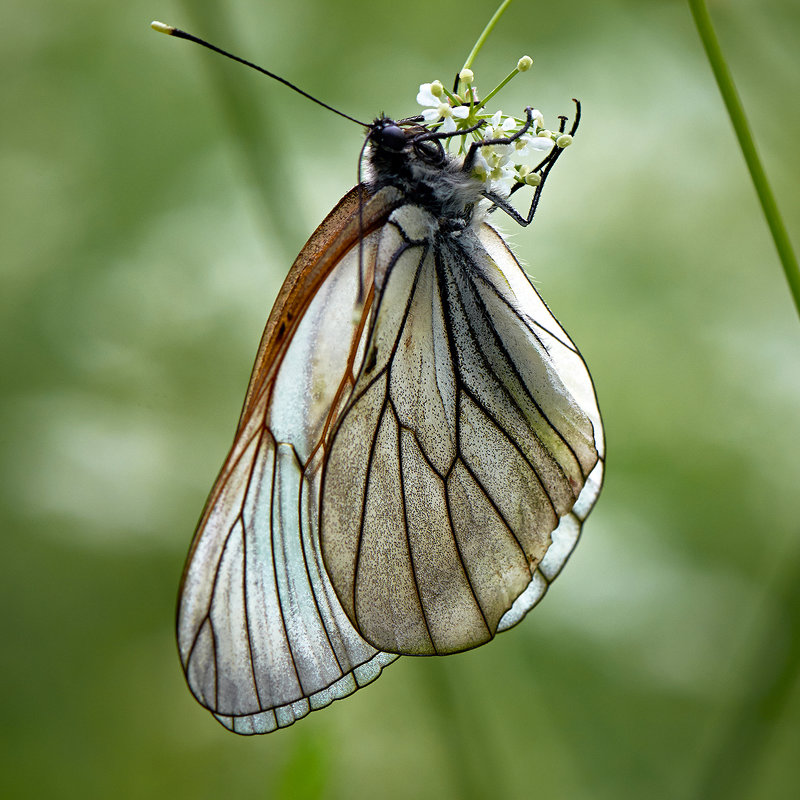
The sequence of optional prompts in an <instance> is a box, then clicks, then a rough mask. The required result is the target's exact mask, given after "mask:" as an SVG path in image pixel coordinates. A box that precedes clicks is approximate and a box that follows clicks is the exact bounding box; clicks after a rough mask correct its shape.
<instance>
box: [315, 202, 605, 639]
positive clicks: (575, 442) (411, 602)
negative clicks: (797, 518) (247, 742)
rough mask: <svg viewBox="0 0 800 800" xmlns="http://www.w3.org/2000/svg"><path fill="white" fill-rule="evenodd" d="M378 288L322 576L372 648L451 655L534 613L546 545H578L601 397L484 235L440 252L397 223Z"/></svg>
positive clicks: (597, 447) (422, 229) (337, 448)
mask: <svg viewBox="0 0 800 800" xmlns="http://www.w3.org/2000/svg"><path fill="white" fill-rule="evenodd" d="M375 288H376V300H375V304H376V307H375V312H374V317H373V321H372V329H371V332H370V338H369V340H368V342H367V351H368V353H369V355H368V357H367V359H366V361H365V364H364V368H363V369H362V371H361V374H360V375H359V377H358V380H357V382H356V384H355V387H354V390H353V392H352V395H351V398H350V401H349V403H348V405H347V407H346V409H345V411H344V413H343V414H342V416H341V417H340V419H339V420H338V422H337V429H336V432H335V435H334V438H333V442H332V446H331V449H330V453H329V455H328V458H327V462H326V465H325V474H324V478H323V489H322V515H321V535H322V551H323V555H324V560H325V565H326V568H327V570H328V573H329V575H330V577H331V580H332V582H333V585H334V587H335V589H336V592H337V594H338V596H339V598H340V600H341V603H342V606H343V607H344V609H345V611H346V612H347V614H348V616H349V618H350V619H351V621H352V622H353V624H354V626H355V627H356V628H357V630H359V632H360V633H361V634H362V636H364V638H365V639H366V640H367V641H369V642H370V643H372V644H373V645H374V646H375V647H377V648H379V649H381V650H385V651H389V652H396V653H409V654H426V653H449V652H456V651H459V650H464V649H468V648H470V647H475V646H477V645H479V644H482V643H484V642H485V641H487V640H488V639H490V638H491V637H493V636H494V635H495V633H496V632H497V630H499V629H505V628H506V627H509V626H510V624H513V622H515V621H517V620H518V618H520V616H521V615H522V614H524V613H525V611H527V610H528V608H530V607H531V606H532V604H533V603H534V602H536V600H538V598H539V597H541V594H543V592H544V590H545V589H546V585H547V582H548V580H550V579H552V577H554V575H553V570H554V569H555V567H554V566H553V565H550V566H549V568H548V574H549V575H550V576H551V577H548V576H547V575H545V574H544V573H543V572H542V571H541V570H540V568H539V567H540V564H545V565H548V563H549V562H548V561H547V556H546V553H547V552H548V548H550V547H551V541H554V540H553V538H552V537H553V536H554V534H553V532H554V531H557V534H555V536H556V539H555V541H556V544H557V549H559V551H567V550H569V549H571V547H569V548H567V547H565V545H564V541H566V539H567V538H570V536H571V543H572V545H574V542H575V541H576V540H577V533H578V532H579V528H580V524H579V523H580V520H578V524H577V526H576V525H574V524H573V520H575V519H578V518H577V517H575V516H574V514H573V507H574V506H575V505H576V501H577V500H579V498H580V497H581V496H582V492H584V491H585V486H586V485H587V478H588V476H589V475H590V474H591V473H592V471H593V470H594V469H595V468H596V464H597V463H598V461H599V459H600V458H601V456H602V442H601V441H600V439H599V434H598V433H596V431H597V430H599V415H598V414H597V412H596V403H594V392H593V389H592V386H591V380H590V378H589V375H588V372H587V371H586V368H585V365H584V364H583V361H582V359H581V358H580V356H579V354H578V353H577V350H575V348H574V345H572V343H571V341H570V340H569V338H568V337H567V336H566V334H565V333H564V332H563V330H562V329H561V328H560V326H559V325H558V323H556V322H555V320H554V319H553V317H552V315H551V314H550V313H549V311H548V310H547V308H546V306H544V304H543V303H542V301H541V299H540V298H539V297H538V294H536V292H535V290H534V289H533V287H532V286H531V285H530V283H529V282H528V281H527V279H526V277H525V276H524V273H523V272H522V270H521V268H520V267H519V265H518V264H517V262H516V261H515V260H514V259H513V256H511V255H510V253H509V251H508V250H507V248H505V247H504V244H503V243H502V239H501V238H500V237H499V235H498V234H496V232H494V231H493V230H492V229H491V228H489V226H488V225H484V226H483V229H482V230H481V231H480V234H478V233H477V232H476V231H474V230H472V229H467V230H465V231H463V233H462V234H461V235H460V236H458V237H454V236H452V235H451V234H450V233H448V234H446V235H443V234H440V233H439V231H438V225H437V221H436V219H435V218H433V217H432V215H431V214H429V213H428V212H427V211H425V210H423V209H422V208H420V207H418V206H416V205H413V204H408V205H405V206H402V207H401V208H399V209H398V210H397V211H395V212H394V213H393V215H392V216H391V217H390V219H389V223H388V224H387V225H386V226H385V229H384V231H383V233H382V236H381V239H380V241H379V243H378V249H377V255H376V262H375ZM564 370H566V372H567V373H568V374H567V375H563V376H562V374H561V373H562V371H564ZM579 400H580V401H581V402H579ZM582 403H588V405H583V404H582ZM585 408H588V409H589V411H586V410H584V409H585ZM595 480H596V477H595V478H593V479H592V481H591V482H590V484H589V486H590V491H591V486H592V485H593V483H594V481H595ZM594 496H596V490H595V491H594ZM589 505H591V504H590V503H589ZM585 513H588V509H586V510H585V512H584V516H585ZM562 524H563V525H565V530H567V529H570V533H569V534H567V535H565V533H564V531H562V530H561V526H562ZM576 528H577V530H576ZM566 555H568V552H565V554H563V555H561V556H558V557H553V558H551V559H550V561H551V562H552V561H557V560H559V559H560V562H561V563H563V561H564V560H565V559H566ZM559 568H560V566H559ZM534 596H535V599H534ZM517 598H522V600H521V603H516V604H515V601H516V600H517ZM523 606H527V607H525V608H524V610H523V608H522V607H523ZM512 608H513V609H514V611H513V613H511V615H510V616H507V615H508V614H509V612H510V611H511V609H512Z"/></svg>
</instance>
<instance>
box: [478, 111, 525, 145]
mask: <svg viewBox="0 0 800 800" xmlns="http://www.w3.org/2000/svg"><path fill="white" fill-rule="evenodd" d="M516 129H517V121H516V120H515V119H514V117H506V118H505V119H503V112H502V111H497V112H495V113H494V114H493V115H492V118H491V119H490V120H489V124H488V126H487V127H486V132H485V135H484V137H483V138H484V139H503V138H505V137H508V136H511V135H512V134H513V133H514V131H515V130H516Z"/></svg>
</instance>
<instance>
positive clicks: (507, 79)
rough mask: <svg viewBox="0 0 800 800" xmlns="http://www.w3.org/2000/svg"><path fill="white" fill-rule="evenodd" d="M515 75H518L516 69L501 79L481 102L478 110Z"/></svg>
mask: <svg viewBox="0 0 800 800" xmlns="http://www.w3.org/2000/svg"><path fill="white" fill-rule="evenodd" d="M517 75H519V70H518V69H515V70H514V71H513V72H511V73H509V74H508V75H506V77H505V78H503V80H502V81H500V83H499V84H497V86H495V87H494V89H492V91H491V92H489V94H487V95H486V97H484V98H483V100H481V103H480V105H479V106H478V108H483V107H484V106H485V105H486V104H487V103H488V102H489V101H490V100H491V99H492V98H493V97H494V96H495V95H496V94H497V93H498V92H499V91H500V90H501V89H502V88H503V87H504V86H505V85H506V84H507V83H508V82H509V81H510V80H511V79H512V78H513V77H515V76H517Z"/></svg>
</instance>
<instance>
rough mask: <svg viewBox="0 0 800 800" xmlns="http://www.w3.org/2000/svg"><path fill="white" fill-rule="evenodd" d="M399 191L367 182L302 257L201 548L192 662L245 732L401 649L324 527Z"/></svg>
mask: <svg viewBox="0 0 800 800" xmlns="http://www.w3.org/2000/svg"><path fill="white" fill-rule="evenodd" d="M393 197H394V195H393V193H392V192H391V191H387V192H384V193H382V194H381V195H380V196H376V197H373V198H372V199H368V198H367V196H366V195H365V194H364V193H363V191H362V190H354V191H353V192H351V193H350V194H349V195H347V196H346V197H345V198H344V199H343V200H342V202H341V203H340V204H339V206H337V208H336V209H335V210H334V211H333V212H332V213H331V215H329V217H328V218H327V219H326V220H325V222H323V224H322V225H321V226H320V228H319V229H318V231H317V232H316V233H315V235H314V236H312V238H311V239H310V240H309V243H308V244H307V245H306V247H305V248H304V249H303V251H302V253H301V254H300V256H299V257H298V259H297V261H296V262H295V265H294V267H293V269H292V271H291V272H290V273H289V276H288V277H287V280H286V282H285V283H284V287H283V289H282V291H281V297H280V298H279V302H278V303H276V306H275V311H274V312H273V314H272V315H271V316H270V319H269V321H268V323H267V327H266V330H265V333H264V337H263V338H262V343H261V347H260V349H259V354H258V357H257V360H256V366H255V369H254V371H253V376H252V378H251V382H250V387H249V389H248V393H247V397H246V401H245V407H244V410H243V413H242V417H241V420H240V423H239V428H238V431H237V435H236V439H235V441H234V445H233V447H232V449H231V452H230V454H229V456H228V459H227V460H226V463H225V466H224V467H223V469H222V472H221V474H220V476H219V478H218V479H217V483H216V484H215V486H214V489H213V490H212V493H211V496H210V498H209V501H208V503H207V506H206V509H205V511H204V513H203V517H202V519H201V522H200V525H199V527H198V530H197V533H196V535H195V539H194V542H193V545H192V548H191V551H190V554H189V559H188V561H187V565H186V569H185V572H184V578H183V582H182V587H181V596H180V603H179V609H178V644H179V650H180V654H181V660H182V662H183V665H184V670H185V672H186V676H187V680H188V682H189V685H190V687H191V689H192V691H193V693H194V694H195V696H196V697H197V699H198V700H199V701H200V702H201V703H202V704H203V705H204V706H206V707H207V708H209V709H210V710H211V711H212V712H214V714H215V716H216V717H217V719H218V720H219V721H220V722H221V723H222V724H223V725H225V726H226V727H228V728H230V729H231V730H235V731H236V732H238V733H263V732H267V731H269V730H273V729H275V728H276V727H283V726H285V725H289V724H291V723H292V722H293V721H294V720H295V719H298V718H300V717H302V716H304V715H305V714H306V713H308V711H309V710H312V709H315V708H320V707H322V706H325V705H327V704H328V703H330V702H332V701H333V700H334V699H337V698H338V697H343V696H346V695H348V694H350V693H351V692H353V691H354V690H355V689H357V688H358V687H359V686H362V685H364V684H366V683H368V682H369V681H371V680H373V679H374V678H375V677H377V675H378V674H379V673H380V670H381V668H382V667H383V666H384V665H385V664H387V663H389V662H390V661H391V660H392V659H393V656H390V655H387V654H385V653H380V652H378V651H377V650H376V649H375V648H374V647H372V646H370V645H369V644H367V643H366V642H365V641H364V640H363V639H362V638H361V637H360V636H359V635H358V633H357V632H356V631H355V630H354V629H353V627H352V625H351V624H350V622H349V620H348V618H347V616H346V615H345V613H344V612H343V611H342V608H341V606H340V604H339V601H338V600H337V598H336V595H335V593H334V591H333V589H332V587H331V584H330V581H329V580H328V577H327V575H326V572H325V569H324V566H323V562H322V556H321V552H320V548H319V530H318V526H319V488H320V481H321V476H322V470H321V467H322V464H323V462H324V459H325V454H326V449H327V441H328V439H329V437H330V434H331V433H332V431H333V428H334V424H335V421H336V417H337V415H338V414H339V413H340V412H341V410H342V408H343V407H344V404H345V403H346V401H347V399H348V398H349V395H350V393H351V391H352V387H353V384H354V381H355V376H356V375H357V374H358V370H359V367H360V363H361V361H362V360H363V358H364V344H365V339H366V331H367V329H368V319H369V315H370V313H371V312H370V308H371V303H372V295H371V294H370V293H368V292H365V291H362V290H361V289H360V287H364V286H369V285H371V281H372V272H373V268H374V263H375V255H376V244H377V240H378V238H379V237H380V230H381V226H382V223H383V222H384V221H385V218H386V216H387V215H388V213H389V212H390V211H391V203H392V199H393ZM364 201H366V202H364ZM361 202H364V205H363V206H362V207H361V208H360V209H359V203H361ZM373 231H374V232H373Z"/></svg>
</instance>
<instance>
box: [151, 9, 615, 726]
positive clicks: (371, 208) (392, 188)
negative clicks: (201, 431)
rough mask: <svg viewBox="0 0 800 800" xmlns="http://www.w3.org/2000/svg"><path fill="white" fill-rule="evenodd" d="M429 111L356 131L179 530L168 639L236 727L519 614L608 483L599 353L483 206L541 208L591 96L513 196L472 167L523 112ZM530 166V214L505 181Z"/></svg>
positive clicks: (454, 646) (477, 638)
mask: <svg viewBox="0 0 800 800" xmlns="http://www.w3.org/2000/svg"><path fill="white" fill-rule="evenodd" d="M154 26H155V24H154ZM164 27H167V26H164ZM159 29H161V28H159ZM176 31H177V29H174V28H169V30H167V31H164V32H169V33H171V34H172V35H180V36H182V37H183V38H190V39H191V40H193V41H199V43H201V44H204V45H206V43H205V42H203V41H202V40H197V39H196V38H195V37H192V36H190V35H189V34H184V33H183V32H182V31H177V32H176ZM206 46H208V45H206ZM212 49H215V50H216V49H217V48H214V47H213V46H212ZM219 52H223V53H224V54H225V55H228V54H227V53H225V51H219ZM234 58H236V57H234ZM237 60H241V59H238V58H237ZM246 63H248V62H246ZM258 69H260V68H258ZM262 71H264V70H262ZM268 74H271V73H268ZM280 80H282V81H283V79H280ZM283 82H284V83H287V82H286V81H283ZM289 85H290V86H291V88H295V89H296V87H294V86H293V85H291V84H289ZM457 85H458V84H457ZM425 87H427V89H425V91H426V92H427V95H430V93H431V90H432V89H433V91H434V93H436V88H437V87H435V86H434V85H432V84H427V85H423V87H421V93H423V89H424V88H425ZM298 91H299V90H298ZM303 94H305V93H303ZM427 95H426V96H427ZM439 95H441V92H439ZM312 99H314V98H312ZM315 102H319V101H316V100H315ZM322 105H324V104H322ZM474 105H475V104H474V102H472V101H471V102H470V108H471V109H474ZM326 107H327V106H326ZM456 108H459V107H458V106H457V107H456ZM463 108H464V106H462V107H460V109H459V110H460V111H461V113H462V118H463V117H466V116H467V112H463ZM334 110H335V109H334ZM444 110H445V111H446V109H444ZM336 113H341V112H336ZM439 113H441V111H440V112H439ZM469 113H472V111H470V112H469ZM342 116H346V115H342ZM429 116H430V115H419V116H416V117H410V118H407V119H402V120H399V121H395V120H393V119H390V118H387V117H384V116H381V117H379V118H378V119H376V120H375V121H373V122H372V123H370V124H368V125H366V126H365V127H366V129H367V135H366V141H365V144H364V147H363V148H362V151H361V157H360V161H359V164H360V168H361V167H363V170H364V177H363V180H360V181H359V183H358V185H357V186H356V187H355V188H353V189H352V190H351V191H349V192H348V193H347V194H346V195H345V196H344V197H343V198H342V199H341V200H340V201H339V203H338V204H337V205H336V207H335V208H334V209H333V211H331V212H330V214H329V215H328V216H327V217H326V218H325V220H324V221H323V222H322V223H321V224H320V225H319V227H318V228H317V230H316V231H315V232H314V233H313V234H312V236H311V238H310V239H309V240H308V242H307V243H306V245H305V246H304V247H303V249H302V250H301V252H300V254H299V255H298V257H297V259H296V260H295V262H294V264H293V266H292V267H291V269H290V271H289V273H288V275H287V277H286V280H285V281H284V284H283V287H282V288H281V290H280V293H279V295H278V298H277V300H276V302H275V305H274V307H273V309H272V312H271V313H270V315H269V319H268V320H267V324H266V328H265V331H264V334H263V336H262V339H261V344H260V346H259V349H258V354H257V356H256V362H255V366H254V368H253V373H252V376H251V378H250V383H249V386H248V389H247V393H246V396H245V402H244V407H243V410H242V414H241V417H240V419H239V423H238V426H237V429H236V434H235V437H234V442H233V446H232V448H231V450H230V453H229V454H228V457H227V459H226V460H225V463H224V465H223V467H222V470H221V472H220V474H219V477H218V478H217V480H216V483H215V484H214V487H213V489H212V491H211V494H210V496H209V498H208V501H207V503H206V506H205V509H204V511H203V514H202V517H201V519H200V523H199V525H198V528H197V531H196V533H195V536H194V540H193V541H192V545H191V549H190V552H189V556H188V559H187V562H186V567H185V570H184V573H183V578H182V582H181V589H180V599H179V607H178V615H177V638H178V649H179V653H180V658H181V662H182V665H183V669H184V672H185V675H186V679H187V682H188V684H189V687H190V689H191V691H192V693H193V694H194V696H195V697H196V698H197V700H198V701H199V702H200V703H201V704H202V705H203V706H205V707H206V708H207V709H209V710H210V711H211V712H212V713H213V714H214V716H215V717H216V718H217V720H219V721H220V722H221V723H222V724H223V725H224V726H225V727H227V728H229V729H230V730H232V731H234V732H236V733H240V734H252V733H267V732H270V731H273V730H275V729H277V728H281V727H285V726H287V725H291V724H292V723H293V722H294V721H296V720H297V719H300V718H301V717H303V716H305V715H306V714H308V713H309V711H311V710H314V709H318V708H322V707H324V706H327V705H328V704H330V703H331V702H332V701H333V700H336V699H339V698H342V697H345V696H347V695H349V694H351V693H352V692H354V691H355V690H356V689H358V688H360V687H362V686H365V685H366V684H368V683H370V682H371V681H373V680H374V679H375V678H377V677H378V676H379V675H380V673H381V670H382V669H383V668H384V667H385V666H387V665H388V664H390V663H391V662H392V661H394V660H395V659H396V658H397V657H398V656H399V655H444V654H449V653H456V652H460V651H463V650H467V649H470V648H473V647H477V646H479V645H481V644H484V643H486V642H488V641H489V640H491V639H492V638H493V637H494V636H495V635H496V634H497V633H499V632H501V631H505V630H507V629H508V628H510V627H512V626H513V625H515V624H517V623H518V622H519V621H520V620H521V619H522V618H523V617H524V616H525V614H526V613H527V612H528V611H529V610H530V609H531V608H532V607H533V606H534V605H535V604H536V603H537V602H538V601H539V600H540V599H541V597H542V596H543V595H544V593H545V592H546V590H547V588H548V586H549V584H550V583H551V582H552V581H553V580H554V578H555V577H556V576H557V575H558V574H559V572H560V571H561V569H562V567H563V565H564V563H565V562H566V560H567V558H568V557H569V555H570V553H571V552H572V550H573V548H574V546H575V544H576V542H577V540H578V537H579V535H580V531H581V526H582V524H583V522H584V520H585V519H586V517H587V515H588V514H589V512H590V510H591V509H592V507H593V505H594V503H595V501H596V500H597V497H598V494H599V492H600V488H601V484H602V475H603V459H604V440H603V430H602V423H601V419H600V414H599V410H598V406H597V401H596V398H595V392H594V388H593V385H592V381H591V378H590V376H589V372H588V370H587V368H586V365H585V363H584V361H583V359H582V358H581V356H580V354H579V352H578V350H577V348H576V347H575V345H574V344H573V343H572V341H571V339H570V338H569V336H568V335H567V334H566V333H565V331H564V330H563V328H562V327H561V326H560V325H559V323H558V322H557V321H556V319H555V317H554V316H553V315H552V314H551V313H550V311H549V309H548V308H547V306H546V305H545V303H544V301H543V300H542V299H541V297H540V296H539V294H538V293H537V292H536V290H535V289H534V288H533V286H532V284H531V282H530V280H529V279H528V277H527V275H526V274H525V272H524V271H523V269H522V268H521V266H520V264H519V262H518V261H517V259H516V258H515V257H514V254H513V253H512V251H511V250H510V249H509V247H508V245H507V244H506V242H505V240H504V239H503V237H502V235H501V234H500V233H499V232H498V231H497V229H496V228H495V227H493V226H492V225H491V224H490V221H489V220H490V214H491V213H493V212H495V211H497V210H501V211H505V212H506V213H507V214H508V215H509V216H511V217H512V218H513V219H515V220H516V221H517V222H519V223H521V224H522V225H527V224H528V223H530V222H531V220H532V219H533V215H534V212H535V210H536V207H537V204H538V201H539V197H540V195H541V191H542V189H543V187H544V184H545V181H546V179H547V177H548V175H549V174H550V170H551V169H552V168H553V166H554V164H555V163H556V160H557V159H558V157H559V155H560V154H561V152H563V147H564V146H566V143H567V141H568V140H567V139H563V138H559V136H561V137H563V136H565V135H566V136H567V137H570V136H571V135H573V134H574V133H575V131H576V129H577V123H578V120H579V117H580V106H579V105H578V107H577V114H576V118H575V122H574V124H573V127H572V130H571V131H570V133H569V134H565V131H564V128H565V124H566V120H565V119H564V118H562V122H561V129H560V131H559V132H558V134H559V135H556V136H555V142H556V143H555V144H552V142H551V144H552V149H551V151H550V152H549V154H548V155H547V156H545V157H544V159H542V161H541V162H540V163H539V165H538V166H537V167H536V168H535V170H533V172H532V173H530V174H529V175H530V179H529V180H527V181H521V180H518V181H517V182H516V183H515V184H514V186H513V188H512V189H511V191H510V192H509V193H507V194H503V193H502V192H500V191H499V190H498V189H497V188H496V184H492V183H489V182H487V181H486V180H482V179H481V177H480V175H481V169H482V168H483V169H488V168H491V167H492V163H491V162H492V157H495V158H494V163H495V169H496V168H497V167H498V164H499V166H500V167H502V163H503V156H502V154H503V153H504V152H507V151H508V149H509V148H512V147H516V145H518V144H520V143H522V142H523V141H526V139H525V138H524V137H528V138H529V137H530V134H529V131H530V132H533V131H537V132H539V133H541V131H542V128H541V126H540V124H539V122H538V117H537V116H536V114H535V113H534V112H533V110H532V109H531V108H527V109H526V110H525V118H524V120H523V121H522V122H521V123H520V124H519V126H518V128H517V129H515V130H514V131H513V132H511V131H510V128H509V126H504V125H503V124H501V120H500V118H499V117H496V118H492V119H491V120H487V119H486V117H485V115H484V116H482V117H480V118H478V119H477V121H476V122H474V124H471V125H466V126H465V125H463V124H462V126H461V127H460V128H458V129H456V126H455V123H454V122H452V121H451V122H450V123H449V124H448V123H447V121H446V120H443V119H438V120H437V121H434V122H430V121H429V120H428V117H429ZM467 122H469V120H467ZM490 123H494V125H493V126H492V125H491V124H490ZM468 134H475V135H476V137H477V138H475V139H474V140H473V141H472V142H471V144H469V146H468V147H467V146H466V145H465V144H464V142H465V141H466V136H467V135H468ZM458 137H461V139H460V141H461V142H462V149H463V153H461V154H460V155H455V156H454V155H451V154H449V153H448V152H447V150H446V145H447V144H448V143H449V142H451V141H454V140H456V139H458ZM539 138H541V136H540V137H539ZM558 142H561V144H559V143H558ZM498 154H499V155H500V158H499V160H498V158H497V156H498ZM526 174H528V173H526ZM526 185H532V186H534V187H535V189H534V193H533V198H532V201H531V205H530V208H529V210H528V213H527V214H526V215H525V216H523V215H521V214H520V213H519V212H518V211H517V210H516V209H515V208H514V206H512V205H511V204H510V202H509V195H510V194H513V193H514V192H515V191H516V190H517V189H520V188H524V186H526Z"/></svg>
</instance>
